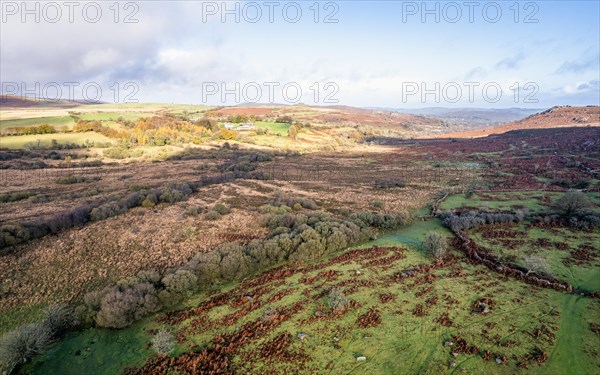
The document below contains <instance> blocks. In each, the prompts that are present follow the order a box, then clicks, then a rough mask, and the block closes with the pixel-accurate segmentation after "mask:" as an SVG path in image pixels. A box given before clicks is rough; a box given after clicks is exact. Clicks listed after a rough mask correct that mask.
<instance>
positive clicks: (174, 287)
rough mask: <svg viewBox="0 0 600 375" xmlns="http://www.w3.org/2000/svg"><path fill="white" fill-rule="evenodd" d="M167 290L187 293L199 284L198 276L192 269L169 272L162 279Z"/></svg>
mask: <svg viewBox="0 0 600 375" xmlns="http://www.w3.org/2000/svg"><path fill="white" fill-rule="evenodd" d="M162 283H163V284H164V286H165V290H166V291H167V292H169V293H175V294H185V293H187V292H189V291H192V290H193V289H195V288H196V286H197V285H198V278H197V277H196V275H194V274H193V273H192V272H191V271H188V270H182V269H181V270H177V271H176V272H175V273H169V274H167V275H166V276H165V277H163V279H162Z"/></svg>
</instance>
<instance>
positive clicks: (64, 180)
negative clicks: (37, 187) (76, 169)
mask: <svg viewBox="0 0 600 375" xmlns="http://www.w3.org/2000/svg"><path fill="white" fill-rule="evenodd" d="M82 182H85V177H83V176H73V175H68V176H61V177H59V178H58V180H56V183H57V184H61V185H70V184H79V183H82Z"/></svg>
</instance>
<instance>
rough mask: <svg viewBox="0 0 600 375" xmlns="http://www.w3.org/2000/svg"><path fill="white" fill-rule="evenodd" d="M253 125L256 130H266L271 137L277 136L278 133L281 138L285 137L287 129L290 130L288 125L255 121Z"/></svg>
mask: <svg viewBox="0 0 600 375" xmlns="http://www.w3.org/2000/svg"><path fill="white" fill-rule="evenodd" d="M254 125H256V127H257V128H261V129H268V130H269V131H270V132H271V134H273V135H277V134H278V133H279V134H281V135H282V136H287V134H288V129H289V128H290V124H285V123H276V122H266V121H257V122H256V123H255V124H254Z"/></svg>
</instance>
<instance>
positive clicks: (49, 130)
mask: <svg viewBox="0 0 600 375" xmlns="http://www.w3.org/2000/svg"><path fill="white" fill-rule="evenodd" d="M53 133H56V128H55V127H54V126H52V125H48V124H42V125H38V126H27V127H16V128H6V129H4V130H3V131H2V135H31V134H53Z"/></svg>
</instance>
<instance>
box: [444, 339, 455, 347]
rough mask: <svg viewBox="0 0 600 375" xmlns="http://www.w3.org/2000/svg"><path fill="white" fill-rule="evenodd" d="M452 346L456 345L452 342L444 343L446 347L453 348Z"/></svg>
mask: <svg viewBox="0 0 600 375" xmlns="http://www.w3.org/2000/svg"><path fill="white" fill-rule="evenodd" d="M452 345H454V343H453V342H452V341H450V340H448V341H446V342H445V343H444V346H452Z"/></svg>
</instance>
